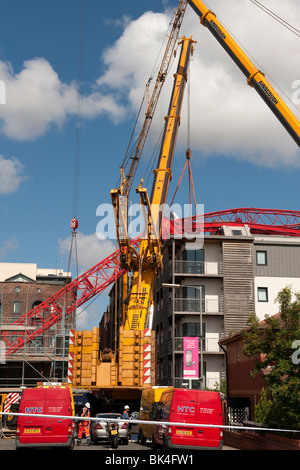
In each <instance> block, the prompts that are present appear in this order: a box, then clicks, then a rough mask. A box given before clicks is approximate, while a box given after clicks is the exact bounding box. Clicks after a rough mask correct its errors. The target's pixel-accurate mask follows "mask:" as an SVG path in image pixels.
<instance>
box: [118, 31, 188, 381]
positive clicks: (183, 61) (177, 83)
mask: <svg viewBox="0 0 300 470" xmlns="http://www.w3.org/2000/svg"><path fill="white" fill-rule="evenodd" d="M194 42H195V41H193V39H192V38H186V37H184V38H182V41H181V43H180V44H181V52H180V57H179V61H178V67H177V72H176V73H175V75H174V84H173V90H172V96H171V100H170V105H169V110H168V115H167V116H166V117H165V127H164V134H163V139H162V145H161V149H160V153H159V158H158V165H157V168H156V169H155V170H154V182H153V187H152V192H151V196H150V197H149V195H148V191H147V188H145V187H143V181H141V183H140V185H139V186H138V188H137V189H136V191H137V193H138V194H139V196H140V204H141V207H142V209H143V211H144V214H145V233H144V234H143V235H142V236H141V238H140V241H139V246H138V248H137V249H134V248H133V246H132V244H131V241H130V239H129V236H128V233H127V229H126V220H125V217H124V216H123V215H122V216H121V220H122V223H121V224H120V225H121V227H122V230H121V232H122V236H121V235H120V225H117V235H118V239H119V244H120V256H121V264H122V266H123V267H125V268H126V269H127V270H128V271H132V272H133V281H132V287H131V291H130V294H129V301H128V307H127V313H126V318H125V324H124V325H122V326H121V327H120V337H119V350H118V361H117V364H116V366H117V367H118V371H115V372H114V373H113V376H116V375H118V384H119V385H127V386H136V385H139V386H143V385H146V384H149V385H154V383H155V382H154V380H155V375H154V369H155V362H154V355H153V353H154V343H155V338H154V333H153V332H152V328H151V326H152V324H151V323H152V322H151V318H152V314H153V308H154V302H153V290H154V280H155V277H156V275H157V272H158V270H159V269H161V267H162V256H161V236H160V235H161V225H162V220H163V217H164V206H165V204H166V201H167V195H168V188H169V183H170V180H171V176H172V175H171V169H172V161H173V156H174V151H175V145H176V138H177V133H178V128H179V125H180V112H181V106H182V100H183V95H184V89H185V85H186V82H187V75H188V66H189V62H190V57H191V55H192V53H193V50H194V46H193V44H194ZM119 196H121V190H120V189H118V190H112V200H113V204H114V205H115V207H116V206H117V207H120V204H119V203H118V202H116V201H117V200H119ZM125 204H126V202H125ZM124 213H126V211H125V212H124V211H120V212H119V213H118V217H120V214H124ZM145 355H146V357H147V361H146V364H147V365H144V364H145V363H144V357H145Z"/></svg>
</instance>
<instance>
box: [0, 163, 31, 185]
mask: <svg viewBox="0 0 300 470" xmlns="http://www.w3.org/2000/svg"><path fill="white" fill-rule="evenodd" d="M25 179H26V176H25V174H24V167H23V165H22V163H21V162H20V161H19V160H18V159H17V158H15V157H12V158H11V159H8V158H4V157H3V156H2V155H0V194H12V193H14V192H15V191H17V189H18V188H19V186H20V184H21V182H22V181H24V180H25Z"/></svg>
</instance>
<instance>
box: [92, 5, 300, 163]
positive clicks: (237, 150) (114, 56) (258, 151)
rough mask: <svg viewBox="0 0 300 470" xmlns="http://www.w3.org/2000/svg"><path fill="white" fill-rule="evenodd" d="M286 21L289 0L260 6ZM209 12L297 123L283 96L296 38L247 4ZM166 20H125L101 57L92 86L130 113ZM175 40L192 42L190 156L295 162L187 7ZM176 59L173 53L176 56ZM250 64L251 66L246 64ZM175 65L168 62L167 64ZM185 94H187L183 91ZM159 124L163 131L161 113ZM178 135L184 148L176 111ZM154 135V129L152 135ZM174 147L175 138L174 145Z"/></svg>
mask: <svg viewBox="0 0 300 470" xmlns="http://www.w3.org/2000/svg"><path fill="white" fill-rule="evenodd" d="M265 4H266V6H268V7H269V8H271V9H272V10H274V11H276V12H277V13H278V14H279V15H281V16H282V17H283V18H284V19H285V20H286V21H288V22H290V23H291V24H295V25H297V24H298V23H299V21H300V7H299V3H298V2H297V0H287V3H285V4H284V6H283V4H282V2H281V1H280V0H274V1H273V0H272V1H270V2H269V3H268V2H265ZM210 8H211V9H212V10H213V11H214V12H216V13H217V17H218V18H219V19H220V20H221V22H223V23H224V24H225V26H226V27H227V28H228V30H229V32H230V33H231V34H232V35H233V36H234V37H237V38H238V39H239V41H240V42H241V44H242V45H243V46H244V48H245V49H246V50H247V51H249V52H247V55H248V56H249V55H250V54H252V55H253V56H254V57H255V59H256V61H257V64H256V66H257V67H258V68H259V69H261V68H263V70H264V71H266V72H267V74H268V75H269V76H270V77H272V79H270V81H271V84H272V86H274V87H275V89H276V86H275V85H274V83H273V82H272V80H274V81H275V82H276V83H278V85H279V86H280V88H281V89H282V90H283V93H282V92H281V91H280V90H278V92H279V94H280V95H281V96H282V98H284V100H285V101H286V102H287V105H288V106H289V107H290V108H291V110H292V112H293V113H294V114H295V115H296V117H297V118H298V119H299V115H300V113H299V112H298V111H297V110H295V108H294V107H293V104H292V103H291V102H289V101H287V100H286V98H285V96H284V93H286V94H287V95H289V96H290V97H292V95H293V93H294V89H293V88H292V83H293V82H294V81H295V80H296V79H298V78H299V77H298V76H297V73H298V69H297V67H296V65H295V64H297V63H299V60H300V49H299V38H298V37H297V36H295V35H293V34H292V33H291V32H289V31H287V30H286V29H285V28H284V27H283V26H282V25H279V24H278V23H277V22H275V21H274V20H273V19H271V18H270V17H269V16H268V15H266V14H265V13H263V12H262V11H261V10H259V9H258V8H257V7H256V6H254V5H253V4H252V3H250V2H248V1H246V0H241V1H240V2H238V3H237V2H236V1H235V0H227V1H226V5H225V4H224V2H220V1H219V0H211V1H210ZM169 20H170V16H169V14H161V13H153V12H146V13H144V14H143V15H142V16H141V17H140V18H138V19H137V20H135V21H132V22H130V23H129V24H128V25H127V26H126V27H125V29H124V32H123V34H122V36H121V37H120V38H119V39H118V41H116V42H115V43H114V44H113V45H111V47H109V48H108V49H107V50H106V51H104V54H103V57H102V59H103V62H104V63H105V65H106V67H107V69H106V72H105V73H104V74H103V75H102V76H101V77H100V78H99V79H98V84H99V85H105V86H106V87H108V89H114V91H115V92H116V93H122V92H123V93H125V94H126V96H127V98H128V101H129V105H130V106H131V107H132V108H134V109H136V110H137V109H138V107H139V105H140V100H141V96H142V94H143V91H144V89H145V84H146V82H147V80H148V78H149V74H150V73H151V71H152V70H151V67H152V65H153V64H154V62H155V59H156V55H157V52H158V50H159V48H160V45H161V43H162V39H163V37H164V34H165V32H166V29H167V26H168V22H169ZM181 34H182V35H185V36H188V37H189V36H192V37H193V39H195V40H196V41H197V44H196V49H195V52H194V56H193V59H192V63H191V114H190V122H191V138H190V141H191V146H192V151H193V156H197V155H198V158H199V156H201V157H202V158H206V157H211V156H213V155H215V154H217V153H218V154H220V153H221V154H223V155H224V156H228V157H233V158H236V159H238V160H248V161H252V162H254V163H255V164H258V165H267V166H276V165H296V166H298V165H299V164H300V158H299V156H300V155H299V153H300V152H299V148H298V147H297V145H296V144H295V143H294V142H293V140H292V138H291V137H290V136H289V135H288V133H287V131H286V130H285V129H284V128H283V126H282V125H281V124H280V123H279V121H278V120H277V118H276V117H275V116H274V115H273V113H272V112H271V111H270V110H269V109H268V107H267V106H266V104H265V103H264V102H263V101H262V99H261V98H260V97H259V96H258V94H257V93H256V92H255V90H253V89H252V88H251V87H249V86H248V85H247V83H246V78H245V76H244V75H243V74H242V72H241V71H239V70H238V68H237V66H236V65H235V64H234V62H233V61H232V59H231V58H230V57H229V56H228V54H227V53H226V52H225V51H224V50H223V49H222V47H221V46H220V44H218V42H217V41H216V39H215V38H214V37H213V36H212V34H211V33H210V32H209V31H208V30H207V28H204V27H203V26H201V25H200V23H199V19H198V17H197V15H196V14H195V12H194V11H192V9H191V8H190V7H189V6H188V9H187V13H186V16H185V19H184V22H183V27H182V30H181ZM177 57H178V55H177ZM250 58H251V57H250ZM251 60H253V59H252V58H251ZM174 66H176V63H175V65H174ZM172 81H173V77H171V80H169V82H168V83H166V85H165V86H164V89H163V93H162V97H161V101H162V100H163V101H164V102H165V103H164V106H165V108H166V107H167V106H168V103H169V97H170V94H171V86H172ZM186 95H187V93H186ZM159 113H161V116H160V120H159V123H157V124H156V122H157V116H156V120H154V123H153V126H152V127H153V128H154V127H155V126H157V127H158V126H159V128H160V129H161V127H162V126H163V117H164V115H162V111H161V107H160V106H159V107H158V109H157V112H156V115H157V114H159ZM181 123H182V124H181V129H180V134H179V137H180V135H182V136H184V137H183V139H184V140H185V142H184V143H182V145H184V146H186V135H187V113H186V107H185V106H183V109H182V120H181ZM156 130H157V132H158V128H157V129H156ZM178 145H180V140H179V139H178Z"/></svg>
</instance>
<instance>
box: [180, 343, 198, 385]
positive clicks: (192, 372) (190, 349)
mask: <svg viewBox="0 0 300 470" xmlns="http://www.w3.org/2000/svg"><path fill="white" fill-rule="evenodd" d="M183 378H184V379H199V341H198V336H197V337H191V336H185V337H184V338H183Z"/></svg>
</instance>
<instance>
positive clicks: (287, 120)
mask: <svg viewBox="0 0 300 470" xmlns="http://www.w3.org/2000/svg"><path fill="white" fill-rule="evenodd" d="M187 2H188V4H189V5H190V6H191V7H192V8H193V10H194V11H195V12H196V14H197V15H198V16H199V17H200V22H201V24H202V25H203V26H206V27H207V29H209V31H210V32H211V33H212V34H213V36H214V37H215V38H216V39H217V41H218V42H219V43H220V44H221V46H222V47H223V48H224V49H225V51H226V52H227V53H228V54H229V55H230V57H231V58H232V59H233V61H234V62H235V63H236V64H237V66H238V67H239V68H240V70H241V71H242V72H243V74H244V75H245V76H246V78H247V83H248V85H250V86H252V87H253V88H254V89H255V90H256V91H257V92H258V94H259V95H260V96H261V98H262V99H263V100H264V101H265V103H266V104H267V105H268V106H269V108H270V109H271V111H272V112H273V113H274V114H275V116H277V118H278V119H279V121H280V122H281V124H282V125H283V127H285V129H286V130H287V131H288V133H289V134H290V135H291V136H292V138H293V139H294V141H295V142H296V144H297V145H298V146H300V122H299V121H298V119H297V118H296V117H295V116H294V114H293V113H292V112H291V110H290V109H289V108H288V106H287V105H286V104H285V103H284V101H283V100H282V99H281V97H280V96H279V95H278V94H277V92H276V91H275V90H274V89H273V88H272V86H271V85H270V83H269V82H268V80H267V79H266V78H265V76H264V74H263V73H262V72H261V71H260V70H258V69H257V68H256V67H255V65H254V64H253V63H252V62H251V61H250V59H249V58H248V57H247V55H246V54H245V53H244V52H243V51H242V49H241V48H240V47H239V45H238V44H237V43H236V42H235V40H234V39H233V38H232V37H231V36H230V34H229V33H228V31H226V29H225V28H224V26H223V25H222V24H221V23H220V22H219V21H218V19H217V18H216V15H215V14H214V13H213V12H212V11H210V10H209V9H208V8H207V7H206V6H205V5H204V3H203V2H201V0H187Z"/></svg>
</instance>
